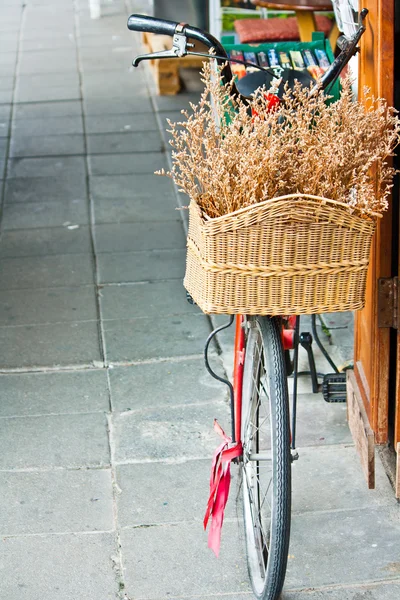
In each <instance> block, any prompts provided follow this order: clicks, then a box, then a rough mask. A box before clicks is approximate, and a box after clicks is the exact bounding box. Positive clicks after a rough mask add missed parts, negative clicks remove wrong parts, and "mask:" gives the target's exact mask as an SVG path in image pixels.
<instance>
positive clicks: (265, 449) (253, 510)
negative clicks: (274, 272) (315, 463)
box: [242, 317, 291, 600]
mask: <svg viewBox="0 0 400 600" xmlns="http://www.w3.org/2000/svg"><path fill="white" fill-rule="evenodd" d="M246 325H247V339H246V354H245V367H244V376H243V399H242V442H243V461H242V489H243V512H244V529H245V538H246V549H247V564H248V569H249V575H250V580H251V584H252V587H253V591H254V594H255V596H256V597H257V598H258V599H259V600H278V598H279V597H280V594H281V591H282V587H283V583H284V579H285V573H286V565H287V557H288V551H289V537H290V510H291V453H290V425H289V397H288V388H287V379H286V370H285V360H284V351H283V348H282V343H281V332H280V321H279V320H278V319H276V318H273V317H253V318H249V320H248V321H247V323H246ZM254 454H256V455H257V456H254ZM251 455H253V456H251ZM268 456H269V457H270V460H266V459H268Z"/></svg>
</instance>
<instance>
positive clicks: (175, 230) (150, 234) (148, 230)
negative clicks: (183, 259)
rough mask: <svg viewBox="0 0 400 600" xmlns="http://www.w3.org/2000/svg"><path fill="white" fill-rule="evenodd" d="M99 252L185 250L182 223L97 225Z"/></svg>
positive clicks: (97, 247) (97, 246)
mask: <svg viewBox="0 0 400 600" xmlns="http://www.w3.org/2000/svg"><path fill="white" fill-rule="evenodd" d="M95 232H96V249H97V252H100V253H101V252H131V251H132V252H136V251H140V250H171V249H179V248H185V246H186V239H185V236H184V234H183V228H182V225H181V222H180V221H164V222H162V221H161V222H153V223H151V222H143V223H109V224H107V225H96V227H95Z"/></svg>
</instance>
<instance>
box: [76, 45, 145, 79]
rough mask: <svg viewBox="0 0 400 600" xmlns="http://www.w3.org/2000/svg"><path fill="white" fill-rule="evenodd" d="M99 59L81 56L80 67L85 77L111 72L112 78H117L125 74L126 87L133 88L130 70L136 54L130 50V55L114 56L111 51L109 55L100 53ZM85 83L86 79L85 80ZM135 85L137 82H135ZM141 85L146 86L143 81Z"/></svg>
mask: <svg viewBox="0 0 400 600" xmlns="http://www.w3.org/2000/svg"><path fill="white" fill-rule="evenodd" d="M99 54H100V55H99V56H98V57H95V56H94V57H93V58H91V57H85V56H80V61H79V63H80V67H81V69H82V72H83V75H89V76H90V75H93V74H94V73H103V72H110V78H112V77H115V75H116V74H119V73H123V74H124V75H125V78H124V84H123V85H124V86H131V77H129V76H130V70H131V65H132V59H133V57H134V52H132V50H130V52H129V53H127V52H123V53H122V52H121V53H118V54H113V53H112V52H111V51H110V52H109V53H108V54H105V53H104V52H101V53H99ZM84 81H85V79H84ZM134 85H136V81H135V80H134ZM140 85H142V86H145V82H144V81H141V82H140Z"/></svg>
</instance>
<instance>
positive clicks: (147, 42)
mask: <svg viewBox="0 0 400 600" xmlns="http://www.w3.org/2000/svg"><path fill="white" fill-rule="evenodd" d="M142 44H143V46H144V48H145V51H146V52H160V51H162V50H167V49H170V48H171V47H172V38H171V37H170V36H168V35H157V34H155V33H147V32H144V33H142ZM197 49H198V51H199V52H207V49H206V48H204V47H201V48H200V47H199V48H197V44H196V50H197ZM204 60H207V59H206V58H202V57H201V56H184V57H182V58H155V59H152V60H150V61H149V62H150V66H151V70H152V72H153V75H154V79H155V82H156V85H157V91H158V93H159V94H160V95H161V96H163V95H175V94H177V93H178V92H179V90H180V89H181V81H180V78H179V69H180V68H195V69H198V70H200V69H201V68H202V66H203V61H204Z"/></svg>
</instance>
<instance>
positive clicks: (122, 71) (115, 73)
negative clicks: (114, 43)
mask: <svg viewBox="0 0 400 600" xmlns="http://www.w3.org/2000/svg"><path fill="white" fill-rule="evenodd" d="M82 63H83V65H84V66H85V65H86V72H85V73H84V74H83V85H82V91H83V96H84V97H86V98H93V97H96V96H97V94H102V95H103V97H104V98H106V99H107V98H110V97H111V98H112V97H114V96H117V95H118V94H120V95H121V96H126V95H133V96H136V97H138V98H140V97H141V96H144V97H148V89H147V85H146V79H145V77H144V76H143V75H142V74H141V73H140V72H138V71H134V72H131V71H132V69H131V66H130V65H131V58H128V57H121V56H114V57H111V58H110V59H107V60H106V61H104V60H101V59H100V60H99V59H98V58H93V59H90V60H87V61H82ZM99 65H101V67H102V68H101V70H98V71H96V70H95V69H96V68H97V69H99Z"/></svg>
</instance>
